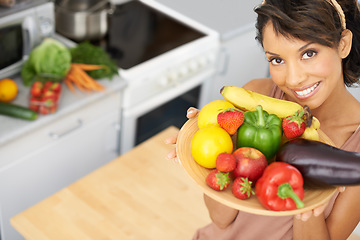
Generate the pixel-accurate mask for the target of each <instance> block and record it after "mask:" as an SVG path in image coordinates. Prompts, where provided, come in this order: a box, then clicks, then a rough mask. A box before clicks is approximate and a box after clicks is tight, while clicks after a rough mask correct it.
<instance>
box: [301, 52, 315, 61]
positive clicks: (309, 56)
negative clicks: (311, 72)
mask: <svg viewBox="0 0 360 240" xmlns="http://www.w3.org/2000/svg"><path fill="white" fill-rule="evenodd" d="M315 55H316V52H315V51H313V50H309V51H306V52H305V53H304V54H303V59H309V58H312V57H314V56H315Z"/></svg>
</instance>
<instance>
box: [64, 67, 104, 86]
mask: <svg viewBox="0 0 360 240" xmlns="http://www.w3.org/2000/svg"><path fill="white" fill-rule="evenodd" d="M100 68H103V66H102V65H91V64H80V63H72V64H71V68H70V71H69V72H68V74H67V75H66V78H65V84H66V85H67V86H68V88H69V89H70V90H71V91H73V89H74V86H76V87H77V88H78V89H79V90H80V91H83V92H90V91H103V90H104V89H105V87H104V86H103V85H101V84H100V83H98V82H97V81H96V80H95V79H93V78H92V77H90V76H89V75H88V74H87V73H86V72H85V71H86V70H90V69H91V70H96V69H100Z"/></svg>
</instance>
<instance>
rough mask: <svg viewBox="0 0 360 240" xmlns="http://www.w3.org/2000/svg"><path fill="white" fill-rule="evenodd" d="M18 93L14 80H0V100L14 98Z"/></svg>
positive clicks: (4, 100)
mask: <svg viewBox="0 0 360 240" xmlns="http://www.w3.org/2000/svg"><path fill="white" fill-rule="evenodd" d="M17 94H18V86H17V84H16V82H15V81H14V80H12V79H10V78H4V79H1V80H0V102H10V101H12V100H14V99H15V98H16V96H17Z"/></svg>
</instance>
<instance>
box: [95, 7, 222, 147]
mask: <svg viewBox="0 0 360 240" xmlns="http://www.w3.org/2000/svg"><path fill="white" fill-rule="evenodd" d="M101 44H103V46H105V48H106V49H107V51H108V52H109V54H111V56H112V58H113V59H115V60H116V62H117V64H118V66H119V73H120V76H121V78H122V79H124V80H125V81H126V82H127V87H126V89H125V90H124V97H123V106H122V128H121V137H120V142H121V144H120V153H121V154H122V153H125V152H127V151H129V150H130V149H131V148H132V147H134V146H135V145H137V144H139V143H141V142H142V141H143V140H146V139H147V138H148V137H151V136H152V135H154V134H156V133H157V132H159V131H161V130H163V129H164V128H166V127H168V126H170V125H174V126H176V127H179V128H180V127H181V126H182V124H183V123H185V121H186V109H187V108H189V107H190V106H194V107H200V106H201V105H203V103H204V102H207V99H208V96H207V95H206V93H207V92H209V91H207V90H206V89H207V86H208V85H209V84H211V80H212V77H213V76H214V74H215V70H216V67H215V65H216V61H217V55H218V52H219V45H220V40H219V35H218V33H216V32H214V31H213V30H211V29H209V28H207V27H205V26H203V25H201V24H199V23H197V22H195V21H193V20H191V19H189V18H187V17H185V16H183V15H181V14H179V13H177V12H175V11H173V10H171V9H169V8H167V7H166V6H164V5H161V4H159V3H157V2H155V1H151V0H139V1H129V2H126V3H123V4H119V5H117V6H116V8H115V9H114V12H113V13H112V15H111V17H110V22H109V32H108V35H107V37H106V38H105V41H101V42H100V45H101Z"/></svg>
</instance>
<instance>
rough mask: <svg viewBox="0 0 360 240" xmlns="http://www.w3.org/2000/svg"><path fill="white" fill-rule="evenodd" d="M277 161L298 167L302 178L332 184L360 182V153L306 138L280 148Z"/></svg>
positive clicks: (342, 184) (292, 141)
mask: <svg viewBox="0 0 360 240" xmlns="http://www.w3.org/2000/svg"><path fill="white" fill-rule="evenodd" d="M276 161H281V162H286V163H289V164H291V165H293V166H295V167H296V168H297V169H298V170H299V171H300V172H301V174H302V175H303V177H304V178H305V179H306V178H309V179H311V180H315V181H319V182H322V183H327V184H330V185H341V186H345V185H359V184H360V153H357V152H349V151H345V150H342V149H339V148H336V147H333V146H331V145H328V144H325V143H322V142H319V141H312V140H306V139H301V138H298V139H294V140H291V141H289V142H287V143H285V144H284V145H283V146H281V147H280V149H279V151H278V152H277V155H276Z"/></svg>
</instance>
